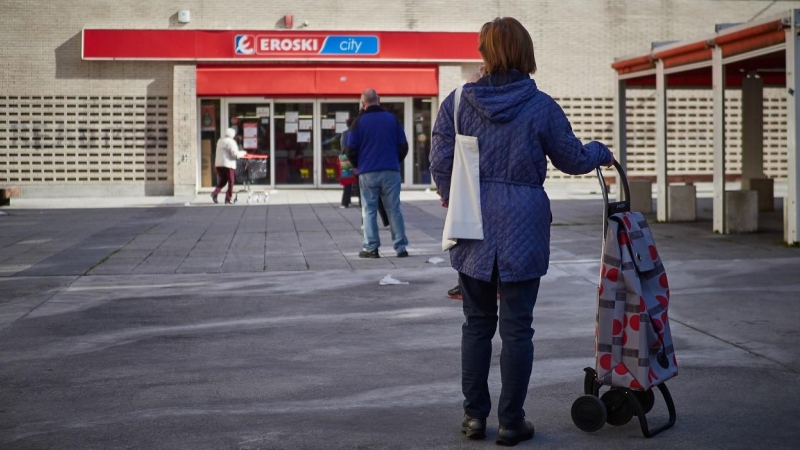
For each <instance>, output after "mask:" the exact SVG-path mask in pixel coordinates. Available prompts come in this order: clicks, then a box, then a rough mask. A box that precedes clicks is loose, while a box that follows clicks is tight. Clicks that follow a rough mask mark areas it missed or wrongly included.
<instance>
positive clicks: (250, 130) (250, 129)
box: [243, 122, 258, 139]
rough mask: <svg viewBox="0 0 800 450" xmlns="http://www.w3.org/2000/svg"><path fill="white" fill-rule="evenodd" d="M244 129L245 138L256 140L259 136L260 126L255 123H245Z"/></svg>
mask: <svg viewBox="0 0 800 450" xmlns="http://www.w3.org/2000/svg"><path fill="white" fill-rule="evenodd" d="M243 128H244V133H243V134H244V137H245V139H247V138H254V137H257V136H258V124H257V123H255V122H245V123H244V124H243Z"/></svg>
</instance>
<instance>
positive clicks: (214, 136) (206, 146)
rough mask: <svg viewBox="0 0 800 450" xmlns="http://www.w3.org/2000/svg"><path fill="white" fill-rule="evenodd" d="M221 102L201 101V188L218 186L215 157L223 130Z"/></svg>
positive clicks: (213, 100)
mask: <svg viewBox="0 0 800 450" xmlns="http://www.w3.org/2000/svg"><path fill="white" fill-rule="evenodd" d="M220 104H221V101H220V99H218V98H212V99H201V100H200V187H212V186H215V185H216V184H217V171H216V170H214V169H215V167H214V157H215V153H216V148H217V141H218V140H219V138H220V136H221V133H222V132H223V130H221V129H220V118H221V113H222V110H221V106H220Z"/></svg>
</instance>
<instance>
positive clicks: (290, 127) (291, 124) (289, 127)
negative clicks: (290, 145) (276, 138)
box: [283, 122, 297, 133]
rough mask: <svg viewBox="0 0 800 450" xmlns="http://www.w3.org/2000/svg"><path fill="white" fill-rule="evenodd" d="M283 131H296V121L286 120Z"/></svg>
mask: <svg viewBox="0 0 800 450" xmlns="http://www.w3.org/2000/svg"><path fill="white" fill-rule="evenodd" d="M283 132H284V133H297V122H286V124H285V125H284V126H283Z"/></svg>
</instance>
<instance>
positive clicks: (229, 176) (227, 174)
mask: <svg viewBox="0 0 800 450" xmlns="http://www.w3.org/2000/svg"><path fill="white" fill-rule="evenodd" d="M216 169H217V188H216V189H214V196H215V197H216V196H217V195H219V191H221V190H222V187H223V186H225V184H226V183H227V184H228V190H227V191H226V192H225V201H226V202H229V203H230V201H231V199H232V198H233V185H234V183H236V171H235V170H234V169H229V168H227V167H217V168H216Z"/></svg>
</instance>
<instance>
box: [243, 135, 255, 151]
mask: <svg viewBox="0 0 800 450" xmlns="http://www.w3.org/2000/svg"><path fill="white" fill-rule="evenodd" d="M242 147H244V148H245V150H255V149H257V148H258V139H257V138H244V142H242Z"/></svg>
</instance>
